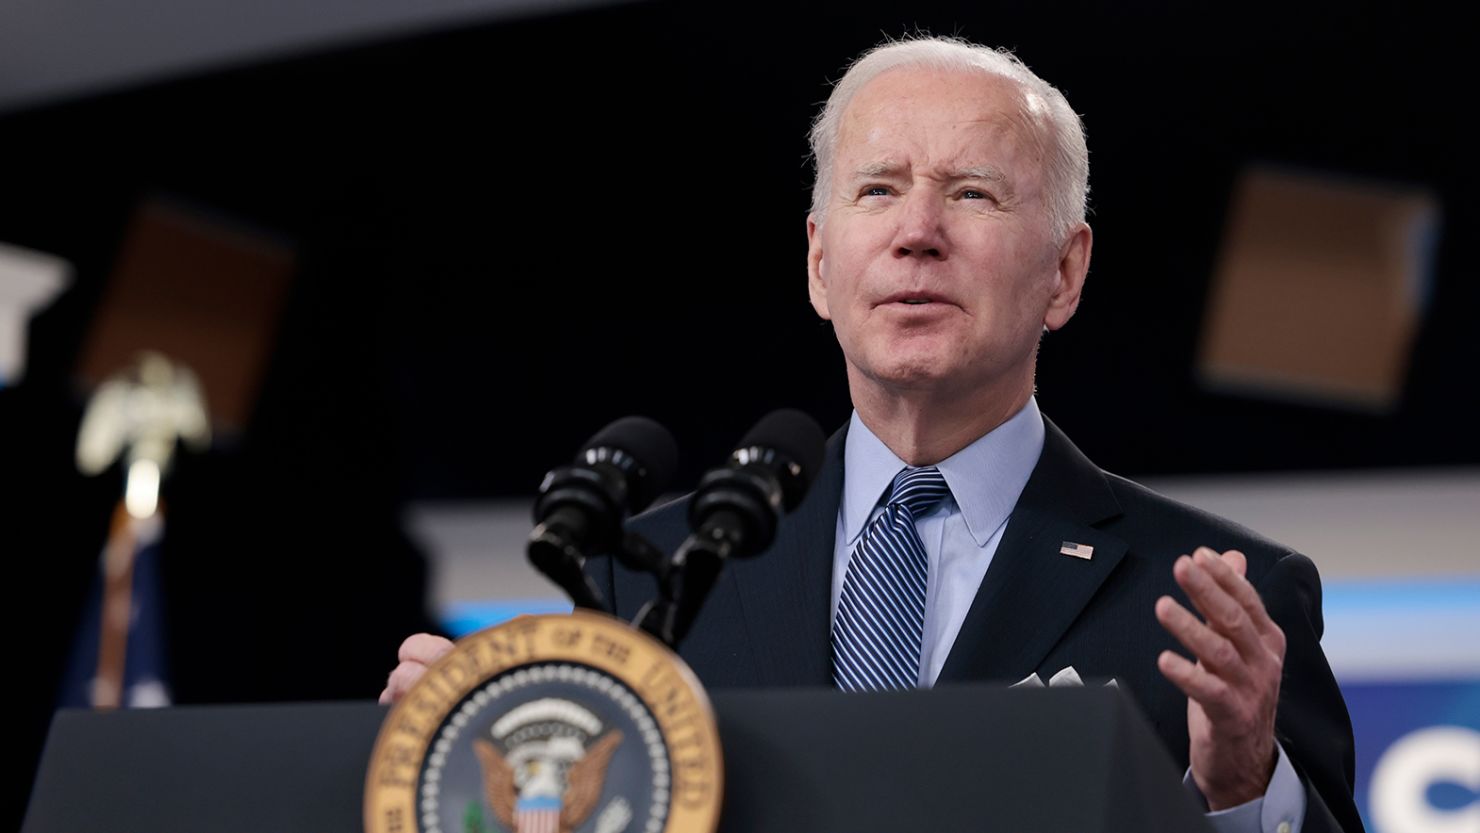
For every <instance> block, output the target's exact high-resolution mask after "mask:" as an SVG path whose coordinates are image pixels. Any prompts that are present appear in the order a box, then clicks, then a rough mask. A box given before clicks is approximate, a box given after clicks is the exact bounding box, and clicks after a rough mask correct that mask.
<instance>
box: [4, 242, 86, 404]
mask: <svg viewBox="0 0 1480 833" xmlns="http://www.w3.org/2000/svg"><path fill="white" fill-rule="evenodd" d="M71 272H72V267H71V266H69V265H68V264H67V261H65V260H62V259H61V258H59V257H54V256H52V255H48V254H42V253H41V252H33V251H31V250H29V249H21V248H17V247H15V246H7V245H6V244H4V243H0V386H3V385H7V384H14V383H15V382H16V381H19V380H20V378H21V376H23V375H24V374H25V371H26V322H27V321H28V320H29V319H30V317H31V314H32V313H33V312H35V311H36V310H38V309H40V308H41V307H44V306H46V305H47V304H49V303H51V300H52V299H53V298H55V297H56V296H57V295H58V294H60V293H61V291H62V290H63V289H66V288H67V284H68V283H69V282H70V276H71Z"/></svg>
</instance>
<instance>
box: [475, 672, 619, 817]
mask: <svg viewBox="0 0 1480 833" xmlns="http://www.w3.org/2000/svg"><path fill="white" fill-rule="evenodd" d="M601 729H602V724H601V721H600V720H599V719H598V718H597V717H596V715H595V714H593V713H592V712H591V711H590V710H589V709H586V708H585V707H583V706H581V705H579V704H577V703H574V702H572V701H570V700H564V699H559V698H553V697H549V698H544V699H540V700H533V701H531V702H528V703H525V704H523V705H521V706H518V707H517V708H514V709H513V710H511V711H510V712H509V713H508V714H505V715H504V716H503V717H501V718H500V719H499V720H498V721H497V722H495V723H494V725H493V727H492V729H491V730H490V733H489V734H490V735H491V736H492V739H489V738H479V739H477V740H475V741H474V742H473V749H474V751H475V753H476V755H477V756H478V762H479V764H480V766H481V767H482V771H483V792H484V795H485V797H486V798H487V800H488V805H489V807H491V808H492V809H493V812H494V815H495V816H496V817H497V818H498V821H499V823H500V824H502V825H503V826H504V828H505V829H506V830H510V831H513V833H573V831H575V829H576V828H578V827H580V826H581V825H582V824H583V823H585V821H586V819H587V818H589V817H590V816H591V814H592V812H593V811H595V809H596V805H597V802H598V801H599V800H600V799H601V790H602V786H603V785H604V784H605V783H606V771H607V766H608V764H610V763H611V759H612V754H613V753H615V752H616V750H617V747H618V746H619V745H620V744H621V743H622V733H621V731H619V730H617V729H612V730H610V731H608V732H606V733H604V734H603V733H602V732H601ZM622 804H623V805H624V806H623V807H612V808H609V810H614V811H617V813H616V814H613V813H606V814H603V815H604V817H605V816H610V815H620V811H621V810H623V809H625V802H622ZM627 815H628V817H629V818H630V813H629V814H627ZM603 821H607V819H606V818H603ZM610 821H618V819H616V818H612V819H610ZM625 822H626V819H621V820H620V822H619V825H612V824H601V825H599V826H601V827H603V828H612V827H615V828H616V829H620V828H623V827H626V823H625Z"/></svg>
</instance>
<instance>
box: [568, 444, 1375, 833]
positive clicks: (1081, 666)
mask: <svg viewBox="0 0 1480 833" xmlns="http://www.w3.org/2000/svg"><path fill="white" fill-rule="evenodd" d="M1045 423H1046V428H1047V431H1046V436H1045V438H1044V448H1043V454H1042V456H1041V457H1040V458H1039V461H1038V465H1037V467H1036V468H1035V469H1034V470H1033V474H1032V477H1031V478H1030V479H1029V481H1028V484H1027V486H1026V487H1025V488H1024V490H1023V494H1022V497H1021V498H1020V499H1019V500H1018V503H1017V507H1016V508H1015V509H1014V510H1013V513H1012V517H1011V519H1010V520H1009V521H1008V525H1007V530H1006V532H1005V533H1004V534H1003V538H1002V541H1001V544H1000V545H999V547H998V549H997V553H996V555H995V556H994V558H993V560H992V564H991V567H990V568H989V569H988V570H987V574H986V576H985V578H983V580H982V584H981V587H980V588H979V589H978V591H977V594H976V599H975V601H974V602H973V603H972V606H971V608H970V610H969V612H968V613H967V615H966V620H965V622H964V623H963V624H962V626H961V632H960V634H959V635H958V636H957V638H956V642H955V644H954V645H953V646H952V648H951V651H950V654H949V655H948V657H947V659H946V663H945V666H944V667H943V668H942V669H941V672H940V677H939V679H938V680H937V681H936V685H938V686H944V685H950V684H952V683H957V682H984V681H999V682H1003V683H1007V684H1011V683H1014V682H1017V681H1019V680H1021V679H1023V678H1024V677H1027V676H1028V675H1029V674H1032V673H1037V674H1038V675H1039V676H1040V677H1041V678H1043V679H1044V680H1047V679H1048V678H1049V677H1050V676H1051V675H1052V674H1054V673H1055V672H1057V671H1059V670H1060V669H1062V668H1064V667H1065V666H1070V665H1072V666H1074V668H1075V670H1077V671H1078V672H1079V674H1080V675H1081V676H1082V677H1083V678H1085V679H1086V680H1093V679H1095V678H1101V679H1108V678H1112V677H1113V678H1115V679H1116V680H1117V681H1118V683H1119V685H1120V686H1121V687H1122V689H1124V690H1128V691H1129V692H1130V694H1131V695H1132V696H1133V697H1134V698H1135V700H1136V701H1137V702H1138V704H1139V705H1140V707H1141V708H1142V710H1143V711H1144V712H1145V714H1146V715H1147V717H1148V718H1149V719H1150V721H1151V722H1152V724H1153V726H1154V727H1155V729H1156V731H1157V733H1158V734H1159V735H1160V736H1161V739H1162V741H1163V742H1164V743H1165V744H1166V747H1167V749H1168V751H1169V752H1170V753H1171V755H1172V758H1173V760H1174V761H1176V762H1178V764H1179V765H1180V766H1181V767H1183V768H1185V767H1186V766H1187V760H1188V736H1187V700H1186V697H1185V696H1183V694H1182V693H1181V692H1180V691H1179V690H1178V689H1177V688H1176V687H1175V686H1173V685H1172V684H1171V683H1170V682H1168V681H1167V680H1166V679H1165V678H1164V677H1162V675H1161V673H1160V671H1158V669H1157V666H1156V657H1157V655H1158V654H1159V653H1160V652H1161V651H1162V650H1163V649H1167V648H1171V649H1174V650H1178V651H1180V652H1182V653H1184V654H1185V653H1186V652H1185V650H1183V649H1181V647H1180V645H1178V644H1176V642H1175V640H1174V639H1173V638H1172V637H1171V636H1170V635H1169V634H1168V633H1167V632H1166V631H1165V630H1164V629H1163V628H1162V627H1161V625H1160V623H1159V622H1157V620H1156V617H1155V614H1154V607H1155V602H1156V600H1157V598H1159V597H1160V596H1162V595H1164V594H1166V595H1171V596H1173V597H1174V598H1177V599H1178V600H1179V601H1181V602H1182V603H1183V604H1188V602H1187V599H1186V597H1185V595H1184V594H1183V593H1182V592H1181V589H1180V588H1179V587H1178V586H1177V585H1176V583H1175V581H1174V580H1173V578H1172V563H1173V562H1174V561H1175V560H1176V558H1177V557H1178V556H1180V555H1182V554H1184V553H1190V552H1192V551H1193V550H1194V549H1195V548H1196V547H1199V546H1208V547H1212V548H1213V549H1215V550H1218V551H1220V552H1221V551H1224V550H1229V549H1237V550H1240V551H1242V552H1243V553H1244V554H1245V555H1246V556H1247V557H1248V564H1249V566H1248V578H1249V580H1250V581H1251V582H1252V583H1253V584H1254V586H1255V587H1256V588H1258V590H1259V593H1260V596H1261V597H1262V598H1263V600H1264V604H1265V606H1266V607H1267V609H1268V610H1269V614H1270V616H1271V617H1272V618H1273V619H1274V621H1275V622H1277V623H1278V624H1279V626H1280V627H1281V628H1282V629H1283V630H1284V632H1285V636H1286V639H1287V643H1288V646H1287V649H1286V656H1285V676H1284V681H1283V683H1282V685H1281V688H1280V705H1279V714H1278V719H1277V725H1276V734H1277V736H1278V737H1279V739H1280V742H1281V744H1282V745H1283V746H1284V748H1285V750H1286V753H1287V754H1288V755H1289V756H1290V759H1291V761H1292V763H1293V764H1294V766H1295V769H1296V771H1297V772H1298V773H1299V775H1300V777H1301V780H1302V782H1303V783H1304V784H1305V785H1306V804H1307V807H1306V820H1305V825H1304V830H1306V831H1310V833H1316V832H1317V831H1325V830H1345V831H1349V832H1350V831H1360V830H1361V829H1362V826H1361V821H1360V818H1359V817H1358V814H1357V810H1356V806H1355V804H1354V803H1353V800H1352V783H1353V766H1354V758H1353V742H1352V731H1351V720H1350V718H1349V717H1348V715H1347V710H1346V704H1345V702H1344V701H1343V700H1342V698H1341V693H1340V691H1339V689H1338V688H1337V685H1336V681H1335V679H1334V678H1333V676H1332V674H1331V669H1330V667H1329V666H1328V664H1327V663H1326V658H1325V655H1324V654H1323V653H1322V652H1321V648H1320V637H1321V631H1322V621H1321V588H1320V580H1319V578H1318V576H1317V574H1316V569H1315V565H1314V564H1312V563H1311V561H1310V560H1309V559H1308V558H1306V557H1305V556H1303V555H1300V554H1298V553H1295V552H1292V551H1290V550H1289V549H1288V548H1285V547H1282V546H1280V545H1279V544H1276V543H1273V542H1271V541H1268V540H1266V539H1264V538H1262V537H1260V536H1258V535H1256V534H1254V533H1252V532H1250V531H1249V530H1247V529H1243V528H1242V527H1239V526H1237V525H1235V524H1232V523H1230V522H1228V521H1226V520H1223V519H1221V518H1218V517H1215V516H1213V515H1209V514H1207V513H1205V512H1201V511H1199V510H1197V509H1194V508H1192V507H1189V506H1185V505H1182V504H1179V503H1177V502H1175V501H1172V500H1170V499H1168V498H1165V497H1162V496H1161V495H1158V494H1156V493H1154V492H1152V491H1150V490H1148V489H1146V488H1144V487H1142V486H1139V485H1137V484H1135V483H1132V482H1130V481H1128V480H1125V479H1123V478H1120V477H1116V476H1115V475H1112V474H1109V473H1107V472H1105V471H1102V470H1101V469H1100V468H1099V467H1097V466H1095V465H1094V464H1093V463H1092V462H1090V460H1089V459H1088V458H1086V457H1085V456H1084V454H1083V453H1082V452H1080V451H1079V449H1078V448H1076V447H1075V446H1074V444H1073V443H1071V442H1070V441H1069V439H1068V437H1066V436H1065V435H1064V434H1063V433H1062V432H1061V431H1059V430H1058V429H1057V428H1056V427H1054V425H1053V424H1052V423H1051V422H1048V421H1047V420H1045ZM846 431H847V429H846V427H845V428H844V429H843V430H841V431H839V432H838V433H837V434H835V435H834V436H833V437H832V439H831V440H830V441H829V442H828V447H827V456H826V460H825V462H824V464H823V467H822V470H821V471H820V473H819V474H818V476H817V479H816V481H815V482H814V483H813V485H812V489H811V491H810V492H809V493H808V495H807V497H806V499H805V500H804V501H803V503H802V504H801V506H799V507H798V508H797V510H796V511H795V512H794V513H792V514H791V515H790V516H788V517H787V518H786V519H785V521H784V522H783V523H782V525H781V528H780V530H779V532H778V534H777V538H776V541H775V543H774V544H773V545H772V546H771V547H770V548H769V549H768V550H767V551H766V552H764V553H762V554H761V555H759V556H757V557H755V558H751V559H747V560H743V561H737V562H734V563H731V564H729V565H727V566H726V568H725V571H724V573H723V574H722V575H721V577H720V579H719V582H718V583H717V585H716V586H715V588H714V590H713V592H712V593H711V594H710V597H709V599H708V601H707V603H706V604H705V607H704V608H703V610H702V611H701V612H700V614H699V616H698V619H697V620H696V622H695V623H694V627H693V629H692V631H691V632H690V634H689V636H688V638H687V639H686V641H685V642H684V644H683V645H682V646H681V654H682V656H683V658H684V659H685V660H686V661H687V662H688V663H689V665H690V666H691V667H692V668H693V669H694V671H695V672H696V673H697V674H698V675H699V678H700V679H701V680H703V682H704V684H705V685H706V686H708V687H710V688H733V687H791V686H830V685H831V684H832V648H831V641H830V636H829V632H830V628H831V623H830V619H831V592H832V561H833V545H834V536H835V534H836V528H837V515H838V502H839V500H840V499H841V495H842V488H843V444H844V441H845V439H846ZM983 476H984V477H985V476H990V474H989V473H985V472H984V473H983ZM687 510H688V502H687V500H686V499H680V500H678V501H675V502H673V503H670V504H667V505H665V506H662V507H660V508H658V509H655V510H653V511H651V512H649V513H647V514H646V515H644V516H642V517H639V518H637V519H635V520H634V521H633V522H632V528H633V529H634V530H636V531H637V532H639V533H641V534H643V535H645V536H646V537H648V539H649V540H651V541H652V542H653V543H655V544H657V545H658V546H659V547H660V548H661V549H662V550H663V551H664V552H672V551H673V550H674V549H675V548H676V547H677V546H678V544H679V543H680V542H681V541H682V540H683V539H684V538H685V537H686V536H687V535H688V532H689V528H688V522H687ZM1064 542H1074V543H1078V544H1087V545H1089V546H1092V547H1094V554H1093V557H1092V558H1090V559H1089V560H1084V559H1080V558H1071V557H1067V556H1064V555H1062V554H1060V553H1059V548H1060V547H1061V546H1062V545H1063V544H1064ZM589 569H590V571H591V573H592V574H593V575H594V576H595V577H596V579H597V581H598V583H599V584H601V585H602V586H603V589H604V590H606V591H607V592H608V593H610V594H611V595H610V596H609V598H612V599H613V600H614V604H615V607H616V610H617V612H618V614H619V615H621V616H622V617H624V618H627V619H629V620H630V619H631V618H632V617H633V616H634V615H635V614H636V612H637V609H638V608H639V607H640V606H641V605H642V604H643V603H644V602H646V601H647V600H649V599H651V598H652V597H653V596H654V595H655V593H656V584H655V582H654V580H653V579H652V577H651V576H647V575H642V574H638V573H634V572H632V571H629V570H627V569H626V568H624V567H623V566H622V565H620V564H618V563H615V562H614V561H613V560H611V559H606V558H602V559H593V561H592V562H591V564H590V565H589ZM1189 607H1190V605H1189Z"/></svg>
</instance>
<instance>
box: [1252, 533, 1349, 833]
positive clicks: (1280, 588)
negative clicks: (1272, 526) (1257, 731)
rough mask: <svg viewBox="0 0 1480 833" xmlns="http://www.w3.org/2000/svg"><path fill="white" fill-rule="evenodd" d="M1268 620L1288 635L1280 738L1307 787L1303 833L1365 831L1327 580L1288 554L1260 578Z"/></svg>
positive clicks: (1305, 560)
mask: <svg viewBox="0 0 1480 833" xmlns="http://www.w3.org/2000/svg"><path fill="white" fill-rule="evenodd" d="M1258 589H1259V595H1260V597H1262V598H1263V600H1264V605H1265V608H1266V609H1267V610H1268V611H1269V615H1270V618H1272V619H1273V620H1274V621H1275V623H1276V624H1278V625H1279V626H1280V628H1281V630H1283V631H1284V632H1285V673H1284V679H1283V680H1282V681H1281V683H1280V704H1279V712H1278V714H1277V715H1276V718H1275V736H1276V737H1277V738H1278V739H1279V741H1280V743H1281V745H1283V746H1284V748H1285V750H1286V751H1287V752H1288V754H1289V756H1290V762H1291V764H1292V765H1293V766H1294V769H1295V771H1296V773H1297V774H1298V775H1299V776H1300V780H1301V782H1302V783H1303V784H1304V786H1305V798H1306V802H1305V822H1304V824H1303V825H1302V827H1301V830H1302V831H1303V833H1327V831H1331V833H1336V831H1341V832H1342V833H1361V831H1362V829H1363V828H1362V820H1361V817H1360V816H1359V815H1358V813H1357V807H1356V803H1355V801H1354V800H1353V798H1352V790H1353V784H1354V782H1355V767H1356V758H1355V752H1354V741H1353V739H1352V725H1351V717H1350V716H1349V715H1348V714H1347V710H1346V701H1344V700H1343V699H1342V697H1341V689H1340V688H1339V687H1338V686H1337V684H1336V678H1335V676H1334V675H1333V674H1332V673H1331V666H1330V665H1329V664H1328V663H1327V662H1326V655H1325V654H1324V653H1323V652H1322V651H1321V634H1322V632H1323V630H1324V622H1323V620H1322V617H1321V580H1320V576H1319V575H1318V574H1317V572H1316V566H1315V564H1314V563H1312V562H1311V560H1310V559H1309V558H1306V557H1305V556H1303V555H1300V554H1298V553H1289V554H1287V555H1286V556H1284V557H1283V558H1281V559H1280V560H1279V561H1277V562H1276V563H1275V565H1274V566H1273V567H1272V568H1271V569H1270V570H1269V571H1268V572H1267V573H1266V574H1265V575H1264V576H1263V577H1262V578H1261V579H1260V580H1259V582H1258Z"/></svg>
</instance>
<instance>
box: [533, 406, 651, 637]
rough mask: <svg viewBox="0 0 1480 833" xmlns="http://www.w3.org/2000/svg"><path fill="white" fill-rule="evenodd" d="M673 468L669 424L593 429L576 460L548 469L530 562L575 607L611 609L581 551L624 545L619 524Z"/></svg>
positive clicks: (635, 419) (634, 419) (641, 420)
mask: <svg viewBox="0 0 1480 833" xmlns="http://www.w3.org/2000/svg"><path fill="white" fill-rule="evenodd" d="M677 468H678V444H677V443H675V442H674V440H673V435H672V434H670V433H668V429H666V428H664V427H663V426H661V425H659V424H658V423H656V422H654V421H652V420H651V419H648V418H646V417H640V416H629V417H623V418H622V419H619V420H617V421H616V422H613V423H612V424H610V425H608V426H606V427H605V428H603V429H601V430H600V431H599V432H597V434H596V436H594V437H592V438H591V439H590V441H589V442H587V443H586V445H585V446H584V447H582V448H581V451H580V453H578V454H577V455H576V459H575V462H574V463H573V464H571V465H569V466H561V467H560V468H557V469H555V470H553V471H551V472H550V473H549V474H546V475H545V480H544V483H542V484H541V485H540V493H539V497H538V498H537V499H536V500H535V504H534V520H535V528H534V530H533V531H532V532H530V534H529V544H528V547H527V550H526V551H527V553H528V555H529V561H530V563H531V564H533V565H534V566H535V568H536V569H538V570H539V571H540V572H542V573H544V574H545V575H546V576H548V577H549V578H550V579H551V580H552V581H554V582H555V583H556V584H558V585H560V587H561V588H562V589H564V590H565V592H566V593H567V594H568V595H569V596H570V598H571V601H572V602H574V603H575V605H576V606H577V607H585V608H591V609H594V610H601V611H608V612H609V609H608V607H607V604H606V601H605V600H604V599H603V598H602V597H601V591H600V590H599V589H597V587H596V583H595V582H593V581H592V580H591V578H590V576H587V575H586V573H585V570H584V567H585V563H586V558H587V557H588V556H591V555H596V554H600V553H613V554H617V553H620V552H622V550H623V530H622V524H623V523H624V522H625V521H626V519H627V517H628V516H629V515H631V514H632V513H634V512H639V511H641V510H642V509H644V508H645V507H647V505H648V504H650V503H652V502H653V499H654V498H656V497H657V496H658V495H660V494H662V493H663V490H664V489H666V488H667V487H668V483H669V481H670V480H672V479H673V475H674V472H675V471H676V470H677Z"/></svg>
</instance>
